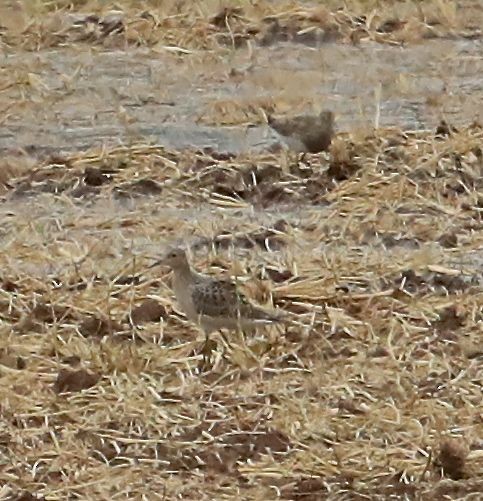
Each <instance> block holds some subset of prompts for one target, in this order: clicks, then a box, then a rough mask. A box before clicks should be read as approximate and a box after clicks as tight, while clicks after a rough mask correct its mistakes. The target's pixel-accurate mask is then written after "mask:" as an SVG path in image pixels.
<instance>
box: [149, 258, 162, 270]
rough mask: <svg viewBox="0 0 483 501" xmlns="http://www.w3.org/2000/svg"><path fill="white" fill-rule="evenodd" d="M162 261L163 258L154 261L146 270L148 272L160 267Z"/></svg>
mask: <svg viewBox="0 0 483 501" xmlns="http://www.w3.org/2000/svg"><path fill="white" fill-rule="evenodd" d="M163 261H164V259H163V258H161V259H158V260H156V261H155V262H154V263H153V264H151V265H150V266H148V270H150V269H151V268H155V267H156V266H159V265H162V264H163Z"/></svg>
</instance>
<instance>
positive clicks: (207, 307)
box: [191, 280, 250, 317]
mask: <svg viewBox="0 0 483 501" xmlns="http://www.w3.org/2000/svg"><path fill="white" fill-rule="evenodd" d="M191 298H192V300H193V305H194V307H195V309H196V312H197V313H198V315H208V316H210V317H219V316H226V317H237V316H238V314H239V313H241V314H242V315H243V309H244V308H245V307H249V306H250V305H249V303H248V301H247V299H246V298H245V296H243V294H241V293H240V292H238V291H237V288H236V285H235V284H233V283H231V282H228V281H225V280H213V281H206V282H199V283H195V284H193V286H192V289H191Z"/></svg>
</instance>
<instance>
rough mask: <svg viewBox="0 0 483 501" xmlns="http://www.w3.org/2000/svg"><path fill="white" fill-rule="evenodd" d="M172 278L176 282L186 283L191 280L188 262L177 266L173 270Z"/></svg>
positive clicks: (191, 273)
mask: <svg viewBox="0 0 483 501" xmlns="http://www.w3.org/2000/svg"><path fill="white" fill-rule="evenodd" d="M173 272H174V280H175V282H177V283H187V282H190V281H191V277H192V275H193V272H192V271H191V267H190V265H189V263H185V264H183V265H182V266H177V267H176V268H175V269H174V270H173Z"/></svg>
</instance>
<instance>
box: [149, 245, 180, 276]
mask: <svg viewBox="0 0 483 501" xmlns="http://www.w3.org/2000/svg"><path fill="white" fill-rule="evenodd" d="M158 265H161V266H169V267H170V268H172V269H173V270H176V269H181V268H185V267H186V266H188V258H187V257H186V252H185V251H184V249H181V248H179V247H175V248H172V249H169V250H168V251H167V252H166V254H165V255H164V256H163V257H162V258H161V259H159V260H158V261H156V262H155V263H154V264H152V265H151V266H150V268H153V267H154V266H158Z"/></svg>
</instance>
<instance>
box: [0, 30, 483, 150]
mask: <svg viewBox="0 0 483 501" xmlns="http://www.w3.org/2000/svg"><path fill="white" fill-rule="evenodd" d="M482 53H483V45H482V42H481V40H479V39H478V40H446V39H445V40H429V41H425V42H424V43H421V44H417V45H415V46H409V47H401V46H384V45H383V46H381V45H380V44H377V43H376V42H370V43H366V44H364V45H361V46H355V47H354V46H347V45H341V44H338V43H324V44H322V45H320V47H316V48H314V47H307V46H304V45H301V44H291V43H281V44H277V45H276V46H272V47H258V46H254V47H252V48H251V49H239V50H233V51H228V53H225V54H223V55H216V54H212V55H207V54H205V53H202V52H200V51H194V53H193V54H184V55H179V54H172V53H171V52H170V51H168V50H159V51H156V52H154V53H153V52H152V51H150V50H147V49H145V48H143V49H128V50H115V51H105V50H101V49H99V48H88V49H82V48H81V47H74V48H70V47H69V48H62V49H59V48H56V49H53V50H41V51H38V52H34V53H18V52H13V53H9V52H7V51H5V52H4V53H3V55H2V56H1V59H0V62H1V71H2V73H3V75H4V77H5V75H10V76H11V75H15V76H16V77H17V82H19V81H21V80H22V79H25V82H24V84H22V83H17V84H16V85H12V86H11V87H10V88H7V89H3V90H2V92H1V95H0V103H1V106H2V110H3V119H2V128H1V130H0V147H1V148H2V149H9V148H15V147H26V146H29V145H34V146H35V147H37V148H46V149H53V150H59V149H60V150H72V149H76V148H88V147H91V146H98V145H102V144H119V143H126V142H127V143H129V142H135V141H140V140H148V141H152V142H154V143H156V144H160V145H164V146H167V147H172V148H192V147H195V148H197V147H205V146H211V147H214V148H216V149H217V150H220V151H229V152H248V151H260V150H262V149H265V148H267V147H268V146H270V145H271V144H273V143H274V142H275V141H277V138H276V137H275V136H274V134H273V133H272V132H271V131H270V130H269V129H268V127H267V126H266V124H263V123H260V122H262V121H263V115H262V114H261V112H260V110H262V109H264V108H265V109H266V108H267V107H273V105H274V103H278V104H277V108H278V109H280V111H281V112H286V111H290V112H291V113H296V112H303V111H307V110H311V109H312V108H315V109H317V108H319V109H320V108H323V107H327V108H330V109H333V110H335V111H336V114H337V123H338V127H339V130H341V131H350V130H354V129H361V128H366V127H372V126H374V124H375V123H376V122H375V121H376V120H377V123H378V124H379V125H380V126H395V127H399V128H402V129H403V130H424V129H432V128H434V127H436V125H437V124H438V123H439V121H440V120H441V119H442V118H446V119H447V120H449V121H451V123H453V124H455V125H458V124H464V123H467V122H468V121H471V120H481V115H482V113H483V112H482V108H483V106H482V103H483V84H482V79H481V74H482V73H483V61H482V57H481V54H482ZM257 112H258V113H259V114H258V116H257ZM376 112H377V113H376ZM249 125H253V127H250V128H248V127H247V126H249Z"/></svg>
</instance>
